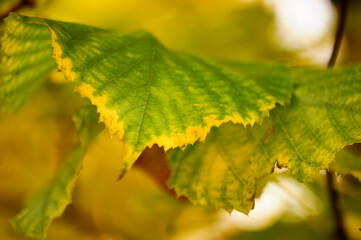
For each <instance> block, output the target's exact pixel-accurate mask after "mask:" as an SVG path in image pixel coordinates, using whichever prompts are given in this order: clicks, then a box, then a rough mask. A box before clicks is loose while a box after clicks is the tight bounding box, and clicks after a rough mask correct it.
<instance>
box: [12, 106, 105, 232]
mask: <svg viewBox="0 0 361 240" xmlns="http://www.w3.org/2000/svg"><path fill="white" fill-rule="evenodd" d="M73 120H74V122H75V125H76V128H77V132H78V136H79V139H80V143H78V144H76V145H75V146H74V147H73V149H72V150H71V152H70V154H69V155H68V157H67V159H66V160H65V162H64V164H63V166H62V168H61V169H60V170H59V172H58V173H57V175H56V176H55V177H54V179H53V180H52V182H50V183H49V185H47V186H46V187H45V188H44V189H42V190H41V191H39V192H38V193H36V194H35V195H34V196H33V197H31V198H30V199H29V200H28V202H27V204H26V206H25V208H24V209H23V210H22V211H21V213H20V214H19V215H18V216H17V217H16V218H15V219H14V221H13V226H14V228H15V229H16V230H18V231H21V232H22V233H23V234H24V235H25V236H27V237H32V238H36V239H44V238H45V234H46V230H47V228H48V226H49V224H50V223H51V221H52V220H53V219H55V218H57V217H60V216H61V215H62V213H63V212H64V210H65V208H66V206H67V205H68V204H70V203H71V194H72V191H73V188H74V185H75V181H76V179H77V176H78V174H79V171H80V169H81V166H82V159H83V156H84V152H85V149H86V148H87V147H88V146H89V143H90V142H91V141H92V139H94V138H95V136H96V135H97V134H98V133H99V132H100V131H101V130H102V127H100V126H98V124H97V120H98V115H97V114H96V111H95V109H94V107H93V106H91V107H84V108H80V109H79V110H78V111H77V112H75V113H74V114H73Z"/></svg>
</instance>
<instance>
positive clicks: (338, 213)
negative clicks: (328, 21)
mask: <svg viewBox="0 0 361 240" xmlns="http://www.w3.org/2000/svg"><path fill="white" fill-rule="evenodd" d="M348 5H349V0H341V7H340V8H339V20H338V25H337V31H336V36H335V43H334V45H333V50H332V54H331V57H330V60H329V62H328V64H327V67H328V68H333V67H334V66H335V63H336V59H337V56H338V53H339V50H340V47H341V43H342V38H343V35H344V32H345V27H346V19H347V9H348ZM335 185H336V174H335V172H333V171H327V189H328V194H329V197H330V205H331V206H330V207H331V210H332V213H333V217H334V219H335V229H334V232H333V238H334V239H340V240H347V239H348V237H347V234H346V231H345V228H344V224H343V213H342V207H341V199H340V195H339V193H338V192H337V190H336V188H335Z"/></svg>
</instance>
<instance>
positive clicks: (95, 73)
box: [7, 14, 291, 171]
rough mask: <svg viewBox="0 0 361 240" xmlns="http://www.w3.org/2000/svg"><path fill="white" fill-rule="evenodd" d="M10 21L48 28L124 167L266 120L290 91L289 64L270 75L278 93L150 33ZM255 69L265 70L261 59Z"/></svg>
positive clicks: (56, 54) (64, 64) (62, 64)
mask: <svg viewBox="0 0 361 240" xmlns="http://www.w3.org/2000/svg"><path fill="white" fill-rule="evenodd" d="M7 21H8V22H9V24H8V26H9V27H11V25H12V24H20V23H22V22H24V23H25V24H29V26H34V27H36V28H40V27H41V26H43V25H44V26H43V27H44V28H45V25H46V26H47V27H48V29H49V30H50V32H51V35H52V37H51V42H52V47H53V57H54V58H55V59H56V61H57V64H58V67H59V69H60V70H61V71H63V72H64V74H65V76H66V78H67V80H68V81H72V82H74V84H75V86H76V89H77V91H79V92H80V94H81V95H82V96H84V97H88V98H89V99H90V100H91V102H92V104H94V105H96V106H97V109H98V112H99V113H100V121H102V122H104V123H105V125H106V127H107V128H108V129H109V131H110V133H111V134H112V135H114V136H116V137H117V138H119V139H121V140H122V141H123V142H124V144H125V146H126V147H127V148H128V153H127V155H128V158H127V160H125V162H124V170H125V171H126V170H127V169H128V168H130V166H131V165H132V164H133V162H134V161H135V160H136V158H137V157H138V156H139V155H140V153H141V152H142V150H143V149H144V148H145V147H146V146H149V147H151V146H152V145H153V144H158V145H159V146H164V148H165V150H167V149H170V148H175V147H184V146H186V145H188V144H193V143H194V142H195V141H197V140H204V139H205V137H206V135H207V134H208V133H209V131H210V129H211V127H212V126H219V125H220V124H222V123H224V122H229V121H232V122H234V123H242V124H243V125H248V124H250V125H253V124H254V123H255V122H260V121H261V120H262V118H263V117H265V116H267V115H268V112H269V110H270V109H272V108H274V106H275V104H276V103H281V104H284V103H285V99H284V98H282V97H279V96H280V95H282V94H279V92H282V93H284V92H285V91H286V92H290V91H291V87H290V81H289V77H288V74H287V73H288V69H287V68H286V67H284V66H283V67H280V71H281V72H280V78H275V79H269V80H268V79H265V81H269V84H270V85H274V87H272V89H274V90H276V94H275V93H274V92H272V91H268V89H265V88H264V87H263V85H262V84H260V83H259V82H258V81H256V80H255V79H253V78H250V77H247V75H245V74H242V72H236V71H232V70H229V69H228V68H226V67H222V66H218V65H216V64H214V63H212V62H210V61H206V60H203V59H201V58H198V57H194V56H191V55H187V54H183V53H177V52H174V51H171V50H168V49H166V48H165V47H164V46H163V45H162V44H161V43H159V42H158V41H157V40H156V39H155V38H154V37H153V36H151V35H150V34H148V33H145V32H136V33H131V34H118V33H114V32H110V31H106V30H102V29H98V28H94V27H89V26H85V25H79V24H72V23H64V22H57V21H51V20H46V19H39V18H29V17H24V16H20V15H15V14H11V15H10V16H9V18H8V20H7ZM49 41H50V39H49ZM13 47H15V46H13ZM256 68H258V71H263V65H262V64H260V65H257V66H256ZM32 71H37V70H36V68H32ZM282 72H283V73H284V74H283V75H282Z"/></svg>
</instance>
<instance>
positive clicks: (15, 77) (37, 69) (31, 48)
mask: <svg viewBox="0 0 361 240" xmlns="http://www.w3.org/2000/svg"><path fill="white" fill-rule="evenodd" d="M12 15H13V14H12ZM11 19H12V17H9V18H6V19H5V26H4V32H3V35H2V38H1V51H0V52H1V54H0V55H1V68H0V71H1V75H0V103H1V104H0V113H1V112H11V111H16V110H18V109H19V108H20V107H21V106H22V105H23V104H24V103H25V101H26V100H27V99H28V98H29V96H30V95H31V93H32V92H33V91H34V90H36V89H37V87H38V86H39V85H40V84H41V83H42V82H43V81H44V80H45V79H46V77H47V76H48V75H49V73H50V72H51V70H53V69H54V68H56V62H55V60H54V59H52V58H51V54H52V50H51V42H49V38H50V33H49V31H47V30H46V29H45V28H44V27H42V26H39V25H29V24H26V23H23V22H22V20H21V19H18V21H12V20H11Z"/></svg>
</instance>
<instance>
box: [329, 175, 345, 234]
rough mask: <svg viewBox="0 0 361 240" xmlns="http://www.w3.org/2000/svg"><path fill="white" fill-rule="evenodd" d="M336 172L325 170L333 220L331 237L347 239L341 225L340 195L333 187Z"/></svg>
mask: <svg viewBox="0 0 361 240" xmlns="http://www.w3.org/2000/svg"><path fill="white" fill-rule="evenodd" d="M335 184H336V174H335V172H333V171H327V189H328V194H329V197H330V205H331V206H330V207H331V210H332V214H333V217H334V220H335V228H334V232H333V239H339V240H347V239H348V237H347V235H346V231H345V228H344V225H343V214H342V208H341V199H340V195H339V193H338V192H337V190H336V189H335Z"/></svg>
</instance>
